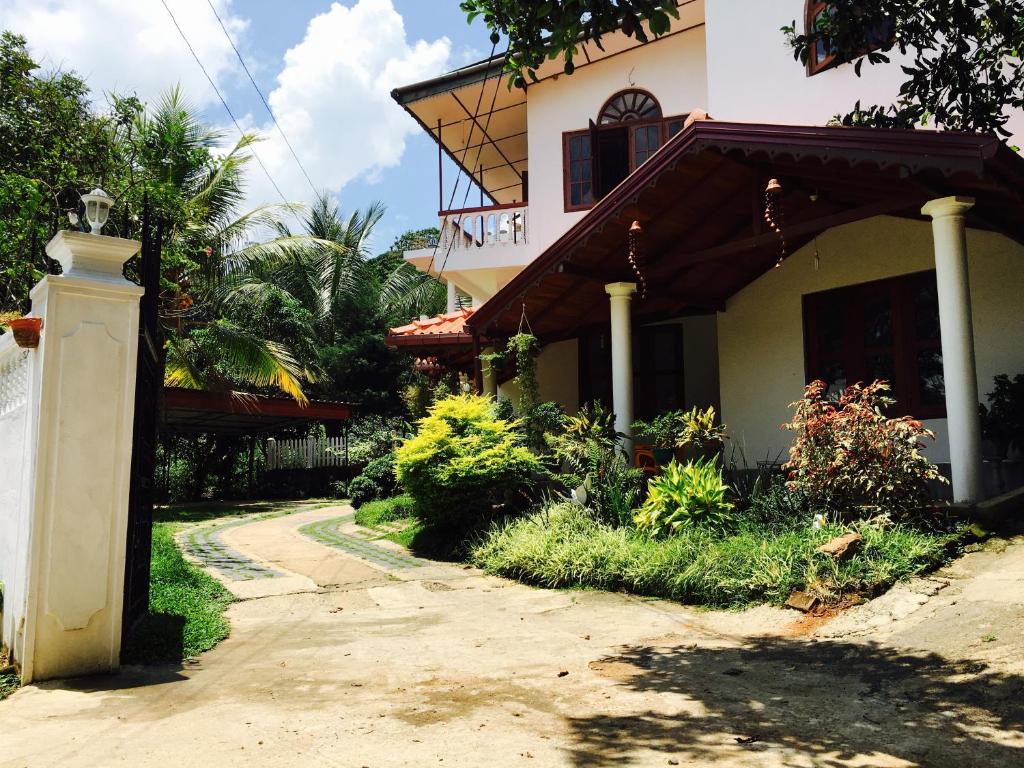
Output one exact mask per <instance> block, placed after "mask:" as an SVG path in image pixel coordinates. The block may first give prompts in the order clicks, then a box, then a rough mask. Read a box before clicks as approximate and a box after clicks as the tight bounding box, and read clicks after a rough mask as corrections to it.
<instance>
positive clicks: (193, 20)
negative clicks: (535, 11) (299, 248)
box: [0, 0, 469, 205]
mask: <svg viewBox="0 0 1024 768" xmlns="http://www.w3.org/2000/svg"><path fill="white" fill-rule="evenodd" d="M348 2H349V5H347V6H346V5H342V4H341V3H337V2H336V3H333V4H332V5H331V7H330V8H329V9H328V10H327V11H325V12H324V13H322V14H320V15H318V16H315V17H314V18H312V19H311V20H310V21H309V24H308V26H307V28H306V32H305V37H304V38H303V39H302V41H301V42H299V43H298V44H297V45H295V46H294V47H292V48H290V49H289V50H288V51H287V53H285V56H284V61H283V65H282V64H280V63H279V64H278V65H277V66H275V65H274V64H273V63H272V62H268V61H256V60H255V57H254V56H253V55H252V53H251V52H250V50H249V46H248V43H249V42H251V41H250V39H249V38H250V36H251V35H252V33H253V30H250V29H249V20H248V19H246V18H244V16H243V15H242V14H244V10H245V4H244V3H243V2H233V0H213V3H214V6H215V7H216V8H217V12H218V13H219V14H220V16H221V18H222V19H223V20H224V23H225V25H226V26H227V28H228V30H229V32H230V33H231V35H232V38H233V39H234V40H235V42H236V44H237V45H238V46H239V48H240V50H241V51H242V55H243V56H244V57H245V59H246V62H247V63H248V64H249V66H250V69H252V71H253V73H254V74H255V75H256V77H257V81H258V82H259V83H260V87H261V90H263V92H264V94H266V93H267V90H268V89H272V90H271V92H270V93H269V95H268V101H269V103H270V105H271V108H272V109H273V111H274V115H275V116H276V117H277V120H278V122H279V123H280V125H281V127H282V128H283V129H284V131H285V133H286V134H287V135H288V138H289V139H290V141H291V143H292V146H293V147H294V148H295V150H296V152H297V154H298V156H299V158H300V160H301V161H302V164H303V166H304V167H305V168H306V170H307V172H308V173H309V175H310V177H311V178H312V181H313V184H314V185H315V186H316V187H317V188H318V189H320V188H322V189H327V190H329V191H331V192H335V193H336V192H339V191H340V190H341V188H342V187H344V186H345V184H347V183H348V182H350V181H352V180H354V179H357V178H362V179H366V180H368V181H374V180H375V179H376V178H378V177H379V174H380V173H381V171H382V170H383V169H386V168H392V167H394V166H396V165H398V163H399V161H400V159H401V157H402V154H403V152H404V150H405V144H406V140H407V138H408V137H409V136H410V134H413V133H416V132H417V131H419V130H420V128H419V127H418V126H417V125H416V124H415V122H414V121H413V120H412V119H411V118H410V117H409V116H408V115H406V114H405V113H404V111H403V110H402V109H401V108H400V107H398V105H396V104H395V103H394V101H393V100H392V99H391V90H392V89H393V88H395V87H396V86H399V85H406V84H408V83H412V82H416V81H418V80H422V79H426V78H429V77H432V76H434V75H437V74H440V73H441V72H443V71H445V70H446V69H447V68H448V67H449V65H450V64H451V63H452V62H453V61H459V60H461V59H463V58H465V56H467V55H469V54H468V52H466V51H459V52H457V53H453V51H452V44H451V42H450V41H449V40H448V38H445V37H442V38H440V39H437V40H433V41H430V42H427V41H424V40H413V41H410V40H409V39H408V38H407V36H406V31H405V24H404V22H403V19H402V16H401V15H400V14H399V13H398V12H397V11H396V10H395V7H394V5H393V3H392V0H355V1H354V2H353V0H348ZM167 4H168V5H169V6H170V8H171V10H172V11H173V13H174V15H175V18H176V19H177V21H178V23H179V24H180V25H181V27H182V29H183V30H184V32H185V34H186V35H187V37H188V39H189V41H190V42H191V43H192V45H193V47H194V48H195V50H196V53H197V54H198V55H199V57H200V59H201V60H202V62H203V64H204V66H205V67H206V69H207V71H208V72H209V73H210V75H211V77H213V79H214V81H215V82H216V83H217V84H218V87H220V89H221V91H222V93H224V94H225V96H226V98H227V100H228V103H229V105H231V107H232V109H233V111H234V113H235V115H236V116H237V117H238V118H239V122H240V123H241V124H242V126H243V127H244V128H245V129H246V130H257V131H259V132H260V133H261V134H262V136H263V138H264V141H262V142H261V143H259V144H258V145H257V146H256V151H257V153H258V154H259V157H260V159H261V160H262V161H263V163H264V164H265V165H266V166H267V168H268V169H269V171H270V173H271V174H272V175H273V177H274V179H275V181H277V183H278V185H279V186H280V188H281V189H282V191H283V193H284V194H285V196H286V197H287V198H288V199H289V200H302V201H308V200H310V198H311V196H312V193H311V191H310V189H309V184H308V183H307V182H306V180H305V178H304V177H303V175H302V173H301V171H300V170H299V168H298V167H297V165H296V163H295V160H294V159H293V158H292V156H291V153H290V152H289V150H288V148H287V146H285V144H284V141H283V140H282V139H281V135H280V134H279V133H278V132H277V129H276V128H275V127H274V125H273V123H272V122H271V121H270V119H269V117H268V116H267V114H266V112H265V111H264V110H263V109H262V106H259V108H258V109H257V108H256V107H253V106H252V104H253V103H254V102H255V103H256V104H257V105H258V104H259V102H258V100H257V97H256V95H255V93H253V92H252V90H251V85H250V84H249V81H248V79H247V78H245V76H244V74H243V73H242V71H241V67H240V66H239V64H238V61H237V59H236V58H235V54H234V51H232V49H231V47H230V44H229V42H228V40H227V39H226V38H225V36H224V33H223V31H222V30H221V29H220V26H219V25H218V23H217V20H216V18H215V17H214V15H213V13H212V12H211V10H210V8H209V6H208V5H207V2H206V0H167ZM281 12H282V13H288V12H294V11H290V9H289V8H288V6H287V5H286V4H282V9H281ZM0 29H10V30H13V31H15V32H17V33H19V34H22V35H24V36H25V37H26V38H27V40H28V43H29V48H30V50H31V52H32V54H33V56H34V57H35V58H36V60H37V61H39V62H40V64H41V65H42V67H43V68H44V69H47V70H51V69H55V68H63V69H72V70H75V71H76V72H77V73H78V74H79V75H81V76H82V77H83V78H84V79H85V80H86V82H87V83H88V84H89V86H90V88H91V89H92V90H93V92H94V94H96V98H97V101H101V100H102V98H103V94H104V93H107V92H117V93H122V94H124V93H132V92H134V93H136V94H137V95H138V96H139V98H141V99H142V100H143V101H149V102H152V101H154V100H155V99H156V98H158V97H159V95H160V94H162V93H164V92H165V91H166V90H167V89H168V88H169V87H171V86H172V85H174V84H175V83H180V84H181V86H182V88H183V89H184V92H185V95H186V96H187V97H188V98H189V99H190V100H191V101H192V102H193V103H195V104H197V105H199V106H204V107H208V108H209V109H208V112H207V114H208V115H212V116H216V117H215V119H216V120H217V122H218V123H220V125H221V127H222V128H223V131H224V134H225V137H226V142H227V143H231V144H233V143H234V142H235V141H236V140H237V138H238V132H237V130H236V129H235V127H234V126H233V125H232V124H231V123H230V121H229V119H228V116H227V115H226V114H224V112H223V108H222V107H221V106H220V105H219V102H218V100H217V97H216V95H215V94H214V92H213V91H212V89H211V88H210V86H209V84H208V82H207V81H206V78H205V77H204V75H203V73H202V70H200V68H199V66H198V65H197V64H196V62H195V61H194V60H193V58H192V55H191V54H190V53H189V51H188V48H187V47H186V46H185V43H184V42H183V41H182V39H181V37H180V35H179V34H178V32H177V30H176V29H175V28H174V25H173V23H172V22H171V18H170V16H169V15H168V14H167V11H166V10H165V8H164V6H163V3H162V2H161V0H0ZM261 34H262V35H264V36H265V35H273V34H274V31H273V30H261ZM262 47H265V46H262ZM272 72H277V76H276V79H274V78H272V77H271V76H270V74H269V73H272ZM242 104H246V105H248V107H249V111H248V113H245V109H243V107H242V106H241V105H242ZM248 179H249V185H250V190H249V195H248V197H249V204H250V205H256V204H259V203H268V202H278V201H279V200H280V197H279V196H278V194H277V192H276V191H275V190H274V188H273V186H272V185H271V184H270V182H269V181H268V180H267V177H266V175H265V174H264V173H263V171H262V170H261V169H260V167H259V165H258V164H257V163H255V162H253V163H251V165H250V171H249V177H248Z"/></svg>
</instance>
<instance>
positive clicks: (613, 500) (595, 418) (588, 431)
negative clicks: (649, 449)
mask: <svg viewBox="0 0 1024 768" xmlns="http://www.w3.org/2000/svg"><path fill="white" fill-rule="evenodd" d="M614 420H615V417H614V415H613V414H612V413H610V412H609V411H606V410H605V409H604V407H603V406H602V405H601V404H600V403H599V402H595V403H594V404H592V405H584V406H583V407H582V408H581V409H580V411H579V413H578V414H577V415H575V416H569V417H566V418H565V419H564V421H563V424H562V428H561V429H560V430H558V431H556V432H554V433H553V434H551V435H549V436H548V444H549V445H550V447H551V450H552V452H553V453H554V455H555V457H556V458H557V459H559V460H560V461H561V462H562V463H563V465H564V467H565V468H566V470H567V472H566V473H565V475H563V477H562V480H563V481H564V482H565V483H566V484H567V485H569V486H570V487H580V488H582V490H583V493H582V495H581V496H579V497H578V498H577V501H579V502H580V503H583V504H586V506H587V507H588V508H589V509H590V510H591V511H592V512H593V513H594V515H595V517H596V518H597V519H599V520H603V521H604V522H606V523H609V524H611V525H628V524H629V523H630V521H631V519H632V515H633V509H634V508H635V507H636V505H637V504H638V503H639V501H640V499H641V497H642V495H643V482H644V473H643V472H642V471H641V470H638V469H636V468H634V467H632V466H631V465H630V463H629V457H628V456H626V454H625V453H623V451H622V450H621V448H620V439H621V438H622V437H623V436H622V435H621V434H619V433H618V432H616V431H615V426H614Z"/></svg>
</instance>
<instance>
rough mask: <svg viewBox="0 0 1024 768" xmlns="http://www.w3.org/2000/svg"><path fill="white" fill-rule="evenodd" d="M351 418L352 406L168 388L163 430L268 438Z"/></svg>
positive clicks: (179, 432) (165, 389)
mask: <svg viewBox="0 0 1024 768" xmlns="http://www.w3.org/2000/svg"><path fill="white" fill-rule="evenodd" d="M351 417H352V406H351V405H350V404H349V403H338V402H324V401H316V400H313V401H310V402H309V404H308V405H305V406H303V405H300V404H299V403H297V402H295V401H294V400H292V399H290V398H286V397H267V396H266V395H251V394H246V393H239V392H210V391H206V390H199V389H183V388H181V387H164V411H163V421H162V423H161V429H162V430H163V431H165V432H168V433H174V434H183V433H198V432H209V433H216V434H226V435H260V434H262V435H267V434H274V433H276V432H281V431H283V430H287V429H296V428H298V427H302V426H306V425H308V424H309V423H310V422H313V421H345V420H347V419H350V418H351Z"/></svg>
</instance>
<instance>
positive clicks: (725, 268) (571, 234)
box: [468, 120, 1024, 340]
mask: <svg viewBox="0 0 1024 768" xmlns="http://www.w3.org/2000/svg"><path fill="white" fill-rule="evenodd" d="M770 178H778V179H780V180H781V182H782V187H783V195H782V197H781V199H780V201H779V204H780V205H781V207H782V209H783V211H784V212H785V223H784V226H783V233H784V235H785V237H786V240H787V244H788V251H789V252H793V251H795V250H797V249H798V248H800V247H801V246H802V245H804V244H805V243H807V242H809V241H810V240H811V239H812V238H813V237H815V236H816V235H817V234H819V233H821V232H823V231H825V230H827V229H831V228H833V227H836V226H840V225H842V224H846V223H850V222H853V221H858V220H861V219H866V218H870V217H872V216H877V215H895V216H905V217H911V218H918V219H923V218H924V217H923V216H922V214H921V212H920V209H921V205H922V204H923V203H924V202H926V201H927V200H929V199H933V198H936V197H944V196H949V195H954V194H959V195H971V196H974V197H975V198H976V199H977V201H978V203H977V205H976V207H975V208H974V209H973V210H972V211H971V213H970V214H969V217H968V219H969V225H970V226H972V227H976V228H980V229H989V230H995V231H999V232H1001V233H1003V234H1005V235H1007V236H1009V237H1011V238H1013V239H1015V240H1018V241H1020V242H1024V197H1022V196H1021V192H1020V190H1021V188H1022V184H1024V158H1021V157H1020V156H1019V155H1017V154H1016V153H1015V152H1013V151H1012V150H1010V149H1009V148H1008V147H1007V146H1006V145H1005V144H1004V143H1003V142H1001V141H1000V140H999V139H998V138H996V137H994V136H990V135H978V134H966V133H955V132H936V131H897V130H881V129H869V128H839V127H835V128H832V127H829V128H825V127H811V126H783V125H759V124H743V123H724V122H715V121H710V120H705V121H700V122H695V123H693V124H691V125H690V126H688V127H687V128H685V129H684V130H683V131H682V132H681V133H679V134H677V135H676V136H675V137H674V138H673V139H672V140H670V141H669V142H668V143H666V144H665V145H664V146H663V147H662V148H661V149H660V150H659V151H658V152H657V153H656V154H655V155H654V156H653V157H652V158H651V159H650V160H648V161H647V163H645V164H644V165H643V166H642V167H641V168H640V169H638V170H637V171H636V172H635V173H633V174H632V175H630V176H629V177H628V178H627V179H625V180H624V181H623V182H622V183H621V184H620V185H619V186H618V187H617V188H616V189H614V190H613V191H612V192H611V193H609V194H608V195H607V196H606V197H605V198H604V199H602V200H601V201H600V202H599V203H598V204H597V205H595V206H594V208H592V209H591V210H590V211H589V212H588V214H587V215H586V216H584V217H583V218H582V219H581V220H580V221H579V222H577V224H576V225H575V226H574V227H573V228H572V229H570V230H569V231H568V232H566V234H565V235H563V236H562V237H561V238H560V239H559V240H558V241H556V242H555V243H554V244H553V245H551V246H550V247H549V248H548V249H547V250H546V251H544V253H542V254H541V255H540V256H539V257H538V258H537V259H535V260H534V261H533V262H532V263H531V264H530V265H529V266H528V267H527V268H526V269H525V270H523V271H522V272H521V273H520V274H519V275H518V276H517V277H516V278H515V279H513V280H512V281H511V282H510V283H509V284H508V285H507V286H505V288H503V289H502V290H501V291H499V292H498V294H497V295H495V296H494V297H493V298H492V299H491V300H490V301H488V302H487V303H486V304H484V305H483V306H482V307H480V308H479V309H478V310H477V312H476V313H475V314H474V316H473V317H472V318H471V319H470V320H469V321H468V330H469V332H470V333H487V334H490V335H502V334H511V333H514V332H515V329H516V328H517V327H518V324H519V321H520V317H521V315H522V312H523V307H524V305H525V309H526V314H527V317H529V319H530V323H531V325H532V327H533V328H534V330H535V332H536V333H537V334H538V335H539V336H541V337H542V338H547V339H552V340H553V339H557V338H569V337H572V336H573V335H577V334H578V332H579V331H580V330H581V329H583V328H586V327H587V326H597V325H599V324H605V323H607V318H608V301H607V296H606V295H605V292H604V285H605V284H606V283H609V282H617V281H635V280H636V279H637V278H636V275H635V274H634V272H633V271H632V270H631V268H630V266H629V264H628V262H627V252H628V245H627V235H628V231H629V228H630V225H631V224H632V222H633V221H639V222H640V223H641V224H642V226H643V243H644V250H645V254H646V258H645V261H646V263H645V264H644V265H643V267H642V270H641V271H642V273H643V274H644V277H645V279H646V283H647V286H648V296H647V298H646V299H645V300H643V301H637V302H635V308H634V311H635V313H636V314H637V316H638V318H639V319H641V320H643V319H645V318H650V319H664V318H667V317H677V316H682V315H686V314H694V313H706V312H714V311H718V310H721V309H723V308H724V305H725V301H726V299H728V298H729V297H730V296H732V295H733V294H734V293H736V292H737V291H738V290H740V289H741V288H743V287H744V286H746V285H748V284H749V283H750V282H752V281H753V280H755V279H757V277H758V276H760V275H761V274H763V273H764V272H765V271H767V270H768V269H771V267H772V266H773V265H774V263H775V261H776V259H777V258H778V255H779V246H780V244H779V238H778V235H777V234H776V233H775V232H773V231H771V230H770V229H769V228H768V226H767V225H766V224H765V221H764V193H765V186H766V184H767V181H768V180H769V179H770Z"/></svg>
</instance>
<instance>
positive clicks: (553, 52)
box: [460, 0, 679, 86]
mask: <svg viewBox="0 0 1024 768" xmlns="http://www.w3.org/2000/svg"><path fill="white" fill-rule="evenodd" d="M460 7H461V8H462V10H463V11H464V12H465V13H466V15H467V18H468V19H469V21H470V22H472V21H473V20H474V19H476V18H477V17H482V18H483V20H484V22H485V23H486V24H487V26H488V27H489V28H490V29H491V30H493V33H494V34H493V35H492V37H491V40H492V41H493V42H494V43H495V45H497V43H498V42H499V40H500V37H499V35H505V36H507V37H508V39H509V47H508V56H507V63H506V65H505V69H506V71H507V72H509V73H510V75H511V76H512V77H513V82H514V83H515V84H517V85H519V86H523V85H525V81H524V80H523V78H522V75H521V73H522V72H524V71H525V72H526V74H527V76H529V77H530V78H531V79H534V80H536V79H537V69H538V68H539V67H540V66H541V64H543V63H544V61H545V60H546V59H556V58H558V57H559V56H561V57H562V58H563V59H564V60H565V72H566V73H567V74H572V72H573V70H574V68H575V67H574V65H573V55H574V53H575V49H576V45H577V43H578V42H579V40H580V39H581V38H588V39H591V40H594V41H595V42H596V43H597V45H598V46H600V45H601V36H602V35H604V34H607V33H609V32H612V31H614V30H616V29H619V28H620V27H621V28H622V31H623V32H625V33H626V34H627V35H629V36H631V37H635V38H636V39H637V40H640V41H642V42H646V41H647V40H648V39H649V36H648V30H649V31H650V35H651V36H653V37H659V36H661V35H663V34H665V33H666V32H668V31H669V28H670V26H671V20H672V19H677V18H679V11H678V10H677V8H676V0H560V1H558V0H552V1H549V2H540V3H524V2H521V0H463V2H462V3H461V6H460ZM645 22H646V25H647V26H646V29H645V24H644V23H645Z"/></svg>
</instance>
